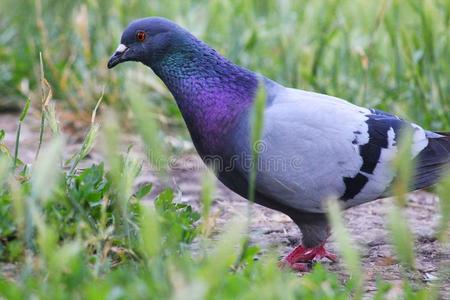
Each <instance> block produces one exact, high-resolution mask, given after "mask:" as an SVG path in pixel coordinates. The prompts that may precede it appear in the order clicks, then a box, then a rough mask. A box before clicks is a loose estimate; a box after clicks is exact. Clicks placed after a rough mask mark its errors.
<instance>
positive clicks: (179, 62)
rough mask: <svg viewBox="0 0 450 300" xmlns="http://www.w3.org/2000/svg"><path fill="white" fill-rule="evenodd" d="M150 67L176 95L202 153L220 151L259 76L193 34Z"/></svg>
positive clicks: (250, 101) (245, 105)
mask: <svg viewBox="0 0 450 300" xmlns="http://www.w3.org/2000/svg"><path fill="white" fill-rule="evenodd" d="M151 67H152V69H153V70H154V72H155V73H156V74H157V75H158V76H159V77H160V78H161V79H162V80H163V81H164V83H165V84H166V85H167V87H168V88H169V90H170V92H171V93H172V94H173V96H174V97H175V100H176V102H177V104H178V107H179V108H180V110H181V113H182V115H183V118H184V120H185V122H186V125H187V127H188V129H189V132H190V134H191V137H192V140H193V141H194V144H195V146H196V148H197V150H198V152H199V153H200V155H210V154H217V151H218V148H222V147H223V144H222V143H223V141H224V138H223V137H224V136H225V135H226V134H227V133H228V131H229V130H230V129H232V128H233V127H234V125H236V122H238V119H239V116H240V115H241V114H242V113H245V112H246V111H248V108H249V107H250V106H251V104H252V102H253V99H254V96H255V94H256V90H257V86H258V79H257V76H256V75H255V74H254V73H253V72H251V71H249V70H246V69H244V68H241V67H239V66H237V65H235V64H233V63H231V62H230V61H228V60H227V59H225V58H224V57H222V56H220V55H219V54H218V53H217V52H216V51H215V50H213V49H211V48H210V47H209V46H207V45H206V44H204V43H203V42H201V41H199V40H197V39H195V38H194V37H192V43H189V45H188V46H186V47H185V48H183V49H182V50H181V49H180V50H179V51H177V52H174V53H172V54H170V55H167V56H166V57H165V58H164V59H163V60H162V61H160V62H158V64H156V65H153V66H151Z"/></svg>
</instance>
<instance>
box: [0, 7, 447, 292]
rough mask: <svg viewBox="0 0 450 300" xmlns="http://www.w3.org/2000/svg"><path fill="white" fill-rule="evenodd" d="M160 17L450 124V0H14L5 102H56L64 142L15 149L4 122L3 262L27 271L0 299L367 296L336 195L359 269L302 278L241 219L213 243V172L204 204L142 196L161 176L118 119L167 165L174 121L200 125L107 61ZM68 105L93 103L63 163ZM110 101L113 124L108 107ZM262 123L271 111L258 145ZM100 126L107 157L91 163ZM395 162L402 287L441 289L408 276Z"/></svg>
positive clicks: (78, 107) (360, 98)
mask: <svg viewBox="0 0 450 300" xmlns="http://www.w3.org/2000/svg"><path fill="white" fill-rule="evenodd" d="M148 15H161V16H165V17H168V18H171V19H173V20H175V21H177V22H178V23H180V24H182V25H184V26H185V27H187V28H189V29H190V30H191V31H192V32H194V33H195V34H196V35H197V36H199V37H200V38H202V39H203V40H205V41H206V42H208V43H209V44H211V45H212V46H213V47H214V48H216V49H218V50H219V51H220V52H221V53H223V54H224V55H226V56H227V57H229V58H230V59H231V60H232V61H234V62H236V63H238V64H241V65H243V66H246V67H248V68H250V69H253V70H255V71H258V72H260V73H262V74H264V75H267V76H268V77H270V78H272V79H275V80H277V81H279V82H281V83H284V84H285V85H288V86H293V87H300V88H303V89H308V90H315V91H318V92H324V93H328V94H331V95H335V96H339V97H342V98H345V99H348V100H350V101H351V102H354V103H356V104H361V105H364V106H369V107H377V108H380V109H384V110H387V111H390V112H394V113H397V114H399V115H401V116H404V117H407V118H408V119H411V120H414V121H416V122H417V123H418V124H421V125H424V126H425V127H428V128H430V129H434V130H441V131H449V128H450V120H449V115H448V112H449V109H450V107H449V106H450V103H449V99H448V92H449V90H450V82H449V81H448V74H449V73H450V65H449V64H450V62H449V60H448V59H447V58H448V57H450V45H449V38H450V30H449V15H450V3H449V2H448V1H445V0H434V1H431V0H424V1H420V0H405V1H400V0H397V1H396V0H392V1H387V0H386V1H363V0H356V1H344V0H341V1H338V0H336V1H325V0H318V1H268V0H259V1H257V0H248V1H216V0H214V1H198V0H197V1H193V0H192V1H181V0H174V1H169V2H167V1H143V0H132V1H128V2H123V3H122V2H121V1H113V2H111V1H106V0H90V1H68V0H62V1H56V0H47V1H44V0H34V1H31V0H23V1H19V2H18V1H12V0H5V1H2V2H1V3H0V60H1V61H2V64H1V65H0V90H1V91H2V95H1V96H0V109H1V108H2V107H6V108H8V109H9V107H11V106H16V105H17V103H20V101H22V99H31V106H32V108H34V109H38V110H40V111H41V116H42V123H41V132H42V133H43V132H44V131H49V133H50V135H51V138H50V140H49V141H47V142H43V141H42V140H41V141H40V144H41V143H42V150H41V151H40V152H39V153H40V154H39V155H36V160H35V161H33V162H31V164H30V165H26V164H23V163H22V161H21V160H20V158H19V157H17V152H15V153H14V154H11V153H10V151H9V149H7V148H6V146H5V145H3V144H2V142H1V140H2V139H3V138H4V132H3V131H0V261H3V262H12V263H14V264H15V265H16V266H17V269H18V272H17V274H16V275H15V276H14V277H13V278H7V277H4V276H3V275H2V274H0V297H4V298H6V299H22V298H28V297H31V296H32V297H36V298H48V297H49V295H51V298H55V299H58V298H61V299H62V298H64V299H66V298H83V299H84V298H86V299H98V298H119V299H125V298H136V299H139V298H142V299H144V298H145V299H147V298H149V297H151V298H155V299H166V298H174V299H184V298H198V299H228V298H232V297H234V298H236V297H239V298H244V299H246V298H247V299H254V298H263V299H280V298H281V299H310V298H312V297H316V298H319V299H348V298H349V297H354V298H360V297H361V295H362V293H363V287H364V276H363V272H364V271H363V270H361V266H360V260H359V254H358V253H357V252H356V250H355V249H353V248H352V247H350V246H349V245H351V243H350V242H349V241H350V237H349V236H348V234H347V231H346V229H345V226H344V225H343V222H342V217H341V213H340V210H339V206H338V205H337V203H335V202H331V203H330V206H329V208H330V209H329V214H330V220H331V223H332V225H333V228H334V229H335V231H336V236H337V238H336V239H337V242H338V250H339V252H340V254H341V255H342V257H343V258H344V260H343V263H344V266H345V267H346V268H347V270H348V273H349V274H350V280H348V281H346V282H342V281H341V280H339V279H338V278H337V275H336V274H333V273H330V272H328V271H326V270H325V269H324V268H323V267H322V266H320V265H317V266H316V267H315V268H314V270H313V271H312V272H311V273H310V274H307V275H306V276H304V277H302V278H298V276H296V275H295V274H293V273H290V272H286V271H283V270H279V268H278V267H277V258H276V257H275V255H274V254H270V253H269V254H267V255H264V256H263V257H262V258H261V260H260V261H255V260H254V256H255V254H256V253H258V251H259V249H258V247H257V246H249V245H248V243H247V242H246V241H247V239H246V223H245V222H242V221H241V220H234V221H230V224H229V225H228V226H229V228H228V230H226V231H225V233H224V234H223V235H222V236H220V237H219V238H215V240H214V241H213V239H212V238H211V237H210V233H211V231H212V228H211V226H212V225H211V224H212V222H211V220H210V219H211V216H210V205H211V201H212V193H213V190H214V187H213V184H212V180H211V178H210V177H208V176H211V175H210V174H207V175H205V178H204V179H203V181H202V182H203V192H202V202H203V205H202V210H201V212H196V211H194V210H193V209H192V208H191V207H190V206H188V205H184V204H180V203H178V202H177V196H176V194H174V193H173V191H171V190H166V191H164V192H162V193H161V194H160V195H159V197H158V199H157V200H155V205H154V206H153V205H150V206H149V205H146V204H144V203H141V199H142V198H143V197H145V195H147V194H148V193H149V192H150V191H151V186H150V185H142V186H139V187H136V186H135V181H136V178H137V176H138V174H139V173H140V171H141V168H142V162H140V161H138V160H137V159H136V158H135V155H134V154H133V150H132V149H131V150H129V151H128V152H126V153H120V152H119V149H118V147H117V145H118V141H117V137H118V134H117V133H118V132H120V129H121V126H120V125H119V123H118V122H119V121H118V120H121V122H123V120H124V119H125V120H126V119H127V118H129V119H131V120H132V125H133V126H132V127H133V130H134V131H135V132H137V133H138V134H139V135H140V136H141V138H142V140H143V141H144V144H145V146H146V152H147V154H148V158H149V161H150V162H151V163H152V164H154V165H157V166H161V165H162V164H164V162H166V161H167V154H166V153H167V150H166V149H165V147H164V145H163V144H162V143H161V137H162V136H163V135H164V132H167V131H168V130H175V132H177V134H178V133H180V132H181V133H180V135H185V132H183V131H182V130H181V128H183V126H182V121H181V118H180V114H179V113H178V111H177V108H176V106H175V104H174V102H173V101H166V100H167V99H168V98H170V95H169V93H168V91H167V90H166V89H165V87H164V86H163V84H162V83H161V82H160V81H159V80H158V79H156V78H155V77H154V76H152V75H151V72H149V71H147V70H146V69H145V68H144V67H142V66H138V65H131V64H126V65H121V66H120V67H118V68H117V70H115V72H107V70H106V62H107V60H108V58H109V55H110V54H111V53H112V52H113V50H114V49H115V47H116V46H117V44H118V42H119V37H120V34H121V31H122V30H123V28H124V26H125V25H126V24H127V23H128V22H129V21H130V20H132V19H135V18H138V17H144V16H148ZM40 53H42V60H43V61H44V62H45V68H44V64H43V63H42V62H41V63H39V61H40ZM49 83H51V87H50V84H49ZM19 99H20V100H19ZM99 99H100V100H99ZM55 102H58V104H59V105H61V106H64V107H66V108H67V109H71V110H72V111H74V112H75V113H78V114H80V115H87V114H90V112H91V111H94V113H93V114H92V117H91V118H87V119H88V120H91V122H90V124H89V123H88V124H87V125H88V127H89V130H87V133H86V137H85V140H84V142H83V144H82V146H81V148H80V149H79V151H78V153H76V154H75V155H74V156H73V157H72V158H70V159H69V160H68V161H64V160H63V159H62V153H63V152H64V151H65V140H64V134H63V133H62V132H61V131H60V128H59V125H58V124H59V123H58V116H57V114H56V112H55V105H54V103H55ZM100 102H102V108H103V109H102V114H103V115H104V118H102V119H103V120H104V121H103V122H102V124H100V123H99V122H98V121H96V118H95V115H96V110H97V108H98V105H100ZM11 103H12V104H11ZM29 105H30V103H29V102H26V101H25V100H23V107H24V108H23V109H22V108H21V109H22V111H23V113H22V114H21V116H20V118H19V124H21V123H22V122H23V121H24V120H25V119H26V118H27V117H29V116H28V114H27V112H28V108H29ZM20 106H21V105H20ZM121 112H125V113H121ZM129 116H131V117H129ZM162 116H165V117H164V118H163V117H162ZM262 123H263V120H262V119H261V114H260V113H258V106H257V107H256V110H255V120H254V128H255V132H254V137H255V140H257V136H258V128H260V126H261V124H262ZM160 128H162V129H163V131H161V130H160ZM17 136H18V137H19V136H20V127H19V130H18V133H17ZM99 136H101V137H102V139H101V140H102V142H103V144H104V145H103V147H102V148H103V149H104V150H103V151H104V153H103V154H104V157H105V158H104V161H103V162H102V163H99V164H97V165H92V166H90V167H88V168H85V169H81V168H80V167H79V164H80V162H81V161H83V159H84V158H85V157H86V156H87V155H88V154H89V152H90V151H91V150H92V148H93V147H94V144H95V141H96V140H97V138H98V137H99ZM18 141H19V138H18V139H17V143H16V147H15V150H17V149H18V147H19V143H18ZM39 147H40V146H39ZM404 151H408V150H407V149H406V150H404ZM403 157H406V156H403ZM395 167H396V168H397V169H398V170H399V171H400V174H402V176H401V177H400V178H399V180H398V181H397V183H396V185H395V187H394V191H395V193H396V195H397V199H399V201H396V202H395V203H394V204H393V205H394V209H392V210H391V214H390V215H389V216H388V219H389V228H390V230H391V238H392V244H393V245H394V248H395V250H396V253H397V256H398V257H399V258H400V262H401V265H402V268H404V270H405V272H404V273H405V278H404V280H403V281H404V284H403V286H402V287H403V290H402V295H403V297H404V298H406V299H429V298H437V297H438V290H439V285H440V284H441V283H442V282H443V281H444V280H446V278H447V279H448V277H445V276H446V275H445V274H446V273H448V269H446V267H445V266H442V269H441V273H442V276H441V277H440V279H438V280H436V281H435V282H433V283H431V284H427V285H424V284H419V285H418V284H417V282H416V281H415V280H414V279H413V278H411V276H409V274H413V275H414V274H415V273H416V271H415V266H414V254H413V251H412V250H413V249H412V238H413V237H412V236H411V234H410V232H409V228H408V225H407V224H406V223H405V221H404V219H405V218H404V216H403V213H402V205H404V201H401V199H402V196H401V195H402V192H403V191H404V188H405V187H407V186H408V178H409V176H410V166H409V165H408V163H407V162H406V161H405V159H402V156H400V157H399V159H398V161H397V162H396V164H395ZM163 176H165V175H164V174H163ZM445 180H446V181H444V182H443V183H442V184H441V185H440V186H439V187H438V189H437V191H438V193H439V195H440V201H441V205H440V208H441V209H440V211H441V215H442V218H441V224H440V226H439V230H438V236H439V240H440V242H441V244H442V246H443V247H446V245H447V246H448V236H449V234H448V232H449V228H448V220H449V219H450V217H449V216H450V206H449V197H448V196H449V195H450V191H449V190H448V187H449V186H450V184H449V180H450V179H445ZM198 245H200V246H199V247H198ZM261 261H263V263H262V262H261ZM412 277H414V276H412ZM377 287H378V291H377V294H376V295H375V298H378V299H383V298H385V297H386V295H387V294H389V293H390V292H391V291H392V290H393V289H394V288H393V286H392V285H391V284H390V283H388V282H384V281H381V280H380V281H379V282H378V283H377Z"/></svg>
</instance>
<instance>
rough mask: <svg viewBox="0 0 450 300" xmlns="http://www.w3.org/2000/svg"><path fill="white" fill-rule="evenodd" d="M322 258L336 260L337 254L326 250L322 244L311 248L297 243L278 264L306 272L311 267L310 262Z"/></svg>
mask: <svg viewBox="0 0 450 300" xmlns="http://www.w3.org/2000/svg"><path fill="white" fill-rule="evenodd" d="M322 258H327V259H329V260H330V261H332V262H335V261H336V260H337V256H336V255H335V254H333V253H331V252H328V251H327V250H326V249H325V247H324V244H321V245H319V246H317V247H313V248H306V247H304V246H303V245H299V246H297V247H296V248H295V249H294V250H292V251H291V253H289V254H288V255H287V256H286V257H284V258H283V259H282V260H281V262H280V266H282V267H285V266H288V267H291V268H292V269H294V270H296V271H301V272H307V271H309V270H310V269H311V263H312V262H314V261H319V260H320V259H322Z"/></svg>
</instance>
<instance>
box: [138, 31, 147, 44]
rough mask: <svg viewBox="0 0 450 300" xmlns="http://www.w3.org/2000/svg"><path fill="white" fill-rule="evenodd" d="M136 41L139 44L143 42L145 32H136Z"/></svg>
mask: <svg viewBox="0 0 450 300" xmlns="http://www.w3.org/2000/svg"><path fill="white" fill-rule="evenodd" d="M136 40H138V41H139V42H143V41H144V40H145V32H144V31H138V32H136Z"/></svg>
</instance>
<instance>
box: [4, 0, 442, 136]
mask: <svg viewBox="0 0 450 300" xmlns="http://www.w3.org/2000/svg"><path fill="white" fill-rule="evenodd" d="M154 15H158V16H164V17H167V18H170V19H172V20H174V21H176V22H178V23H179V24H181V25H182V26H184V27H186V28H188V29H189V30H190V31H191V32H193V33H194V34H195V35H197V36H198V37H200V38H201V39H203V40H205V41H206V42H207V43H209V44H210V45H211V46H212V47H214V48H216V49H217V50H218V51H219V52H221V53H222V54H224V55H225V56H227V57H228V58H230V59H231V60H232V61H233V62H235V63H237V64H240V65H243V66H245V67H248V68H250V69H252V70H254V71H257V72H260V73H262V74H264V75H266V76H268V77H270V78H272V79H274V80H277V81H279V82H281V83H282V84H285V85H287V86H292V87H298V88H302V89H307V90H313V91H317V92H321V93H327V94H331V95H334V96H338V97H341V98H344V99H347V100H349V101H351V102H353V103H356V104H360V105H365V106H369V107H377V108H379V109H383V110H387V111H391V112H394V113H398V114H400V115H401V116H404V117H406V118H409V119H411V120H414V121H415V122H417V123H419V124H421V125H423V126H425V127H428V128H430V129H434V130H449V124H450V121H449V113H448V112H449V106H450V99H449V91H450V83H449V74H450V59H449V58H450V44H449V37H450V30H449V22H450V21H449V20H450V1H448V0H404V1H402V0H391V1H389V0H383V1H366V0H352V1H349V0H347V1H345V0H315V1H298V0H296V1H294V0H293V1H288V0H278V1H277V0H270V1H269V0H246V1H223V0H212V1H200V0H191V1H189V0H172V1H156V0H153V1H151V0H145V1H143V0H131V1H119V0H115V1H110V0H88V1H72V0H70V1H69V0H16V1H12V0H3V1H1V4H0V62H1V63H0V107H1V108H0V109H2V110H5V109H10V108H11V107H15V106H17V104H20V103H23V102H24V99H25V98H26V97H27V96H30V95H31V97H32V100H33V101H34V99H33V95H38V94H37V92H38V91H39V90H38V87H39V85H38V78H39V52H40V51H42V54H43V58H44V64H45V72H46V78H47V79H48V81H49V82H50V84H51V85H52V87H53V89H54V97H55V98H56V99H57V100H59V101H60V102H61V103H62V104H64V106H65V107H67V108H69V109H72V110H74V111H79V112H90V111H91V110H92V108H93V107H94V105H95V102H96V101H97V99H98V98H99V96H100V95H101V93H102V90H103V88H104V89H105V98H104V99H105V102H107V103H109V104H111V105H114V106H116V107H118V108H120V109H121V110H123V109H126V107H127V100H128V99H127V97H130V93H127V86H126V83H127V82H129V81H130V80H131V81H132V82H134V83H137V84H138V86H139V93H136V92H134V93H133V96H139V97H143V98H145V99H149V100H150V101H151V102H152V104H154V108H155V109H156V111H157V112H160V113H161V114H164V115H166V116H169V117H171V118H173V120H175V123H176V124H182V123H181V122H180V117H179V113H178V112H177V109H176V106H175V103H174V102H173V101H165V100H166V99H167V98H170V95H169V93H168V92H167V90H166V89H165V87H164V86H163V84H162V83H161V82H160V81H159V80H158V79H156V78H155V76H154V75H153V74H152V73H151V72H150V71H148V70H147V69H146V68H145V67H144V66H142V65H140V66H138V65H137V64H124V65H121V66H120V67H118V68H117V69H116V70H114V72H108V70H107V69H106V62H107V60H108V58H109V56H110V55H111V53H112V52H113V51H114V49H115V48H116V46H117V44H118V42H119V40H120V35H121V32H122V30H123V29H124V28H125V26H126V25H127V24H128V23H129V22H130V21H131V20H133V19H136V18H141V17H146V16H154ZM135 86H136V85H134V87H135ZM19 106H20V105H19Z"/></svg>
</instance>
